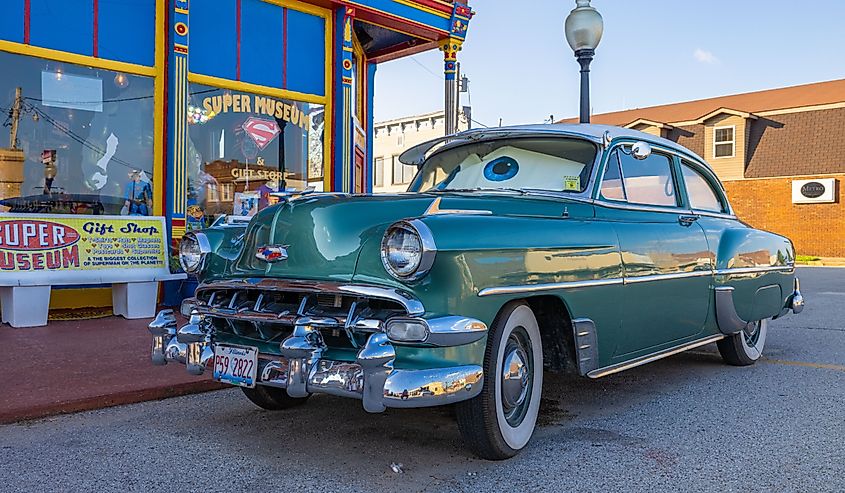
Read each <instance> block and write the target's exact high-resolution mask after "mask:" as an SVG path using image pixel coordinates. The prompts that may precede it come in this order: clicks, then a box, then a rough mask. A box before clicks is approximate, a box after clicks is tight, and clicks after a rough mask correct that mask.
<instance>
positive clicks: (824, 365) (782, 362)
mask: <svg viewBox="0 0 845 493" xmlns="http://www.w3.org/2000/svg"><path fill="white" fill-rule="evenodd" d="M760 361H765V362H766V363H774V364H776V365H787V366H804V367H807V368H821V369H824V370H835V371H845V366H843V365H833V364H829V363H810V362H808V361H788V360H782V359H768V358H763V359H761V360H760Z"/></svg>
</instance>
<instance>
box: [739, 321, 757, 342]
mask: <svg viewBox="0 0 845 493" xmlns="http://www.w3.org/2000/svg"><path fill="white" fill-rule="evenodd" d="M761 324H762V322H760V321H759V320H758V321H756V322H752V323H750V324H748V325H747V326H746V327H745V328H744V329H742V336H743V337H744V338H745V343H746V344H748V345H749V346H751V347H754V346H755V345H756V344H757V341H758V340H759V339H760V325H761Z"/></svg>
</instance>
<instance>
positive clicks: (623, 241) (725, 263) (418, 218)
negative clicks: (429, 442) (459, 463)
mask: <svg viewBox="0 0 845 493" xmlns="http://www.w3.org/2000/svg"><path fill="white" fill-rule="evenodd" d="M400 159H401V160H402V161H403V162H405V163H407V164H414V165H417V166H419V171H418V173H417V175H416V177H415V178H414V180H413V182H412V183H411V185H410V187H409V190H408V192H407V193H401V194H394V195H348V194H341V193H311V194H302V195H299V196H293V197H286V198H285V199H284V200H283V201H282V203H280V204H278V205H276V206H273V207H269V208H267V209H264V210H262V211H260V212H259V213H258V214H257V215H256V216H255V217H254V218H253V219H252V221H251V222H250V223H249V224H248V226H243V225H237V224H231V225H226V224H223V225H221V226H219V227H213V228H209V229H206V230H204V231H202V232H197V233H191V234H188V235H186V236H185V237H184V238H183V239H182V242H181V247H180V249H181V261H182V264H183V266H184V268H185V270H187V271H189V272H193V273H196V274H197V275H198V276H199V278H200V281H201V284H200V285H199V288H198V289H197V291H196V297H195V298H191V299H188V300H186V302H185V303H184V304H183V305H182V308H181V311H182V313H183V314H184V315H186V316H188V317H190V318H189V321H188V323H187V324H186V325H184V326H182V327H181V328H179V329H178V330H177V328H176V325H177V322H176V318H175V315H174V314H173V312H172V311H164V312H161V313H160V314H159V315H158V317H157V318H156V319H155V321H153V322H152V323H151V324H150V331H151V332H152V334H153V346H152V359H153V362H154V363H156V364H166V363H167V362H174V361H176V362H180V363H184V364H186V366H187V369H188V371H189V372H191V373H194V374H201V373H203V371H204V370H206V368H209V369H211V371H213V374H214V378H215V379H217V380H219V381H221V382H226V383H230V384H233V385H237V386H240V387H242V389H243V392H244V393H245V394H246V396H247V397H248V398H249V399H250V400H251V401H253V402H254V403H255V404H257V405H258V406H261V407H262V408H265V409H285V408H289V407H292V406H296V405H299V404H302V403H304V402H305V401H306V399H307V398H308V397H309V396H310V395H311V394H318V393H322V394H332V395H336V396H343V397H352V398H357V399H361V400H362V402H363V407H364V409H365V410H366V411H369V412H374V413H376V412H382V411H384V410H385V409H386V408H413V407H426V406H439V405H446V404H456V408H457V409H456V414H457V420H458V425H459V428H460V431H461V434H462V436H463V437H464V439H465V442H466V444H467V445H468V446H469V447H470V448H471V449H472V450H473V451H474V452H475V453H476V454H477V455H479V456H481V457H483V458H487V459H503V458H507V457H511V456H513V455H515V454H516V453H517V452H518V451H519V450H520V449H522V448H523V447H525V446H526V444H527V443H528V441H529V440H530V438H531V435H532V433H533V431H534V428H535V425H536V422H537V414H538V411H539V406H540V396H541V394H542V389H543V385H542V384H543V370H547V371H562V372H571V373H575V374H578V375H581V376H584V377H588V378H600V377H604V376H607V375H611V374H613V373H616V372H619V371H622V370H626V369H628V368H633V367H635V366H638V365H642V364H644V363H649V362H651V361H654V360H657V359H659V358H663V357H666V356H670V355H672V354H676V353H678V352H680V351H685V350H687V349H692V348H695V347H698V346H702V345H705V344H709V343H714V342H715V343H717V345H718V348H719V351H720V353H721V354H722V356H723V358H724V359H725V361H726V362H727V363H729V364H732V365H750V364H752V363H754V362H755V361H756V360H757V359H759V358H760V355H761V352H762V350H763V346H764V344H765V342H766V330H767V323H768V321H769V320H771V319H773V318H777V317H781V316H783V315H785V314H786V313H787V312H788V311H790V310H791V311H793V312H795V313H798V312H800V311H801V309H802V308H803V303H804V301H803V298H802V296H801V294H800V292H799V289H798V279H796V278H795V275H794V259H795V251H794V248H793V246H792V243H791V242H790V241H789V240H788V239H787V238H784V237H782V236H778V235H776V234H772V233H768V232H765V231H760V230H756V229H754V228H751V227H749V226H748V225H746V224H744V223H742V222H741V221H740V220H739V219H737V217H736V216H735V215H734V214H733V211H732V210H731V206H730V204H729V203H728V200H727V197H726V196H725V190H724V189H723V187H722V186H721V184H720V183H719V180H718V179H717V178H716V176H715V175H714V173H713V171H712V170H711V169H710V168H709V167H708V165H707V164H706V163H705V162H704V160H702V159H701V158H700V157H698V156H696V155H695V154H693V153H691V152H690V151H688V150H687V149H685V148H683V147H681V146H679V145H678V144H676V143H674V142H672V141H669V140H665V139H662V138H659V137H655V136H653V135H649V134H645V133H641V132H637V131H634V130H629V129H623V128H618V127H608V126H601V125H535V126H520V127H502V128H495V129H480V130H471V131H467V132H463V133H460V134H457V135H453V136H450V137H448V138H443V139H439V140H435V141H433V142H429V143H426V144H422V145H419V146H416V147H413V148H411V149H409V150H407V151H406V152H405V153H404V154H403V155H402V156H401V157H400Z"/></svg>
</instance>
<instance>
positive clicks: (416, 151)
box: [399, 123, 712, 171]
mask: <svg viewBox="0 0 845 493" xmlns="http://www.w3.org/2000/svg"><path fill="white" fill-rule="evenodd" d="M606 134H607V135H608V136H609V137H610V139H611V140H616V139H633V140H644V141H647V142H650V143H653V144H658V145H660V146H661V147H665V148H667V149H670V150H673V151H677V152H679V153H682V154H687V155H689V156H691V157H694V158H696V160H697V161H699V162H700V163H701V164H703V165H705V166H707V168H708V169H710V166H709V165H708V164H707V161H705V160H704V159H702V158H701V156H698V155H697V154H695V153H694V152H692V151H691V150H689V149H687V148H686V147H684V146H682V145H680V144H678V143H677V142H673V141H671V140H669V139H664V138H663V137H658V136H656V135H652V134H649V133H645V132H640V131H639V130H634V129H630V128H624V127H617V126H613V125H598V124H590V123H574V124H573V123H554V124H532V125H512V126H507V127H489V128H475V129H471V130H466V131H463V132H459V133H457V134H454V135H449V136H445V137H441V138H438V139H434V140H430V141H428V142H424V143H422V144H419V145H416V146H414V147H411V148H410V149H408V150H406V151H405V152H403V153H402V155H400V156H399V160H400V161H401V162H403V163H405V164H414V165H417V166H419V165H421V164H422V163H423V162H424V161H425V159H426V158H428V157H429V151H430V150H432V149H434V147H436V146H437V145H438V144H441V143H446V144H445V145H444V146H442V147H441V148H439V149H437V150H436V151H435V153H436V152H439V151H440V150H444V149H446V148H448V147H452V146H453V145H460V144H462V143H463V144H465V143H468V142H477V141H481V140H487V139H494V138H501V137H523V136H524V137H529V136H543V135H558V136H561V137H564V136H571V137H580V138H585V139H588V140H590V141H592V142H595V143H597V144H603V143H604V140H605V135H606ZM711 171H712V169H711Z"/></svg>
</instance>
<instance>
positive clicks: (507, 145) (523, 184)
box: [408, 137, 596, 193]
mask: <svg viewBox="0 0 845 493" xmlns="http://www.w3.org/2000/svg"><path fill="white" fill-rule="evenodd" d="M595 157H596V146H595V144H593V143H592V142H589V141H586V140H582V139H576V138H561V137H537V138H514V139H496V140H489V141H485V142H476V143H471V144H466V145H461V146H457V147H454V148H452V149H446V150H444V151H441V152H438V153H436V154H435V155H433V156H431V157H430V158H429V159H428V160H426V162H425V163H424V164H423V166H422V169H421V170H420V172H419V173H417V176H416V177H415V178H414V181H413V182H412V183H411V186H410V187H409V188H408V191H411V192H425V191H440V190H442V191H447V190H462V191H468V190H497V189H500V190H548V191H553V192H576V193H577V192H583V191H584V189H585V187H586V186H587V182H588V181H589V178H590V170H591V168H592V165H593V162H594V161H595Z"/></svg>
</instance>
